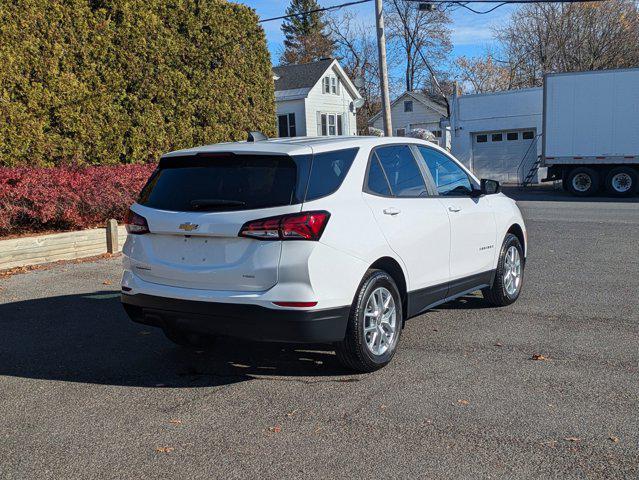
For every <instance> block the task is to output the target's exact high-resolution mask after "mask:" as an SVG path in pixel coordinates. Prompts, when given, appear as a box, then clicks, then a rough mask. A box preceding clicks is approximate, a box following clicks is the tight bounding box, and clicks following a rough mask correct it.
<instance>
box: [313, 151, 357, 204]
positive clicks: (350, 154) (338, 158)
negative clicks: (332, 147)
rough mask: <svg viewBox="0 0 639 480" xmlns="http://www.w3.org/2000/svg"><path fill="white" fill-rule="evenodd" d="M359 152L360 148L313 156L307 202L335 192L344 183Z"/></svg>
mask: <svg viewBox="0 0 639 480" xmlns="http://www.w3.org/2000/svg"><path fill="white" fill-rule="evenodd" d="M358 150H359V149H358V148H349V149H348V150H337V151H334V152H326V153H316V154H315V155H313V164H312V166H311V174H310V178H309V180H308V188H307V189H306V201H310V200H314V199H316V198H320V197H325V196H326V195H330V194H331V193H333V192H335V191H336V190H337V189H338V188H339V186H340V185H341V184H342V182H343V181H344V177H345V176H346V174H347V173H348V170H349V169H350V168H351V165H352V163H353V160H354V159H355V155H357V151H358Z"/></svg>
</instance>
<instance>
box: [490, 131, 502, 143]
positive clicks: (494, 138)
mask: <svg viewBox="0 0 639 480" xmlns="http://www.w3.org/2000/svg"><path fill="white" fill-rule="evenodd" d="M491 139H492V141H493V142H501V141H502V134H501V133H493V134H492V136H491Z"/></svg>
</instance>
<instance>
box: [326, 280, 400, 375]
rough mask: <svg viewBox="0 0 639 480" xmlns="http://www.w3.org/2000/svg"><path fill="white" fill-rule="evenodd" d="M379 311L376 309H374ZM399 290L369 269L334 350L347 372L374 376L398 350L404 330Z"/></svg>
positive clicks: (392, 281) (389, 281)
mask: <svg viewBox="0 0 639 480" xmlns="http://www.w3.org/2000/svg"><path fill="white" fill-rule="evenodd" d="M380 304H381V308H377V309H375V305H380ZM403 318H404V317H403V310H402V301H401V296H400V294H399V290H398V288H397V285H396V284H395V281H394V280H393V278H392V277H391V276H390V275H389V274H388V273H386V272H385V271H383V270H375V269H370V270H368V271H367V272H366V275H364V279H363V280H362V282H361V283H360V285H359V288H358V290H357V294H356V295H355V299H354V300H353V305H352V306H351V311H350V314H349V318H348V325H347V327H346V336H345V338H344V340H342V341H341V342H339V343H338V344H337V345H336V346H335V350H336V354H337V358H338V360H339V361H340V362H341V363H342V365H344V366H345V367H346V368H348V369H350V370H355V371H358V372H373V371H375V370H378V369H380V368H382V367H383V366H385V365H387V364H388V363H389V362H390V361H391V359H392V358H393V356H394V355H395V351H396V350H397V345H398V343H399V337H400V336H401V333H402V327H403Z"/></svg>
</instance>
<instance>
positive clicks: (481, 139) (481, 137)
mask: <svg viewBox="0 0 639 480" xmlns="http://www.w3.org/2000/svg"><path fill="white" fill-rule="evenodd" d="M487 141H488V135H483V134H482V135H477V143H486V142H487Z"/></svg>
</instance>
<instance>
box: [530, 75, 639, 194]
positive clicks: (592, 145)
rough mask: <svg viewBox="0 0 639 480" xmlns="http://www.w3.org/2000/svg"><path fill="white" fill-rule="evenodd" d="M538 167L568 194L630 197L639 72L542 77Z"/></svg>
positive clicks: (638, 170) (635, 176)
mask: <svg viewBox="0 0 639 480" xmlns="http://www.w3.org/2000/svg"><path fill="white" fill-rule="evenodd" d="M541 166H542V167H547V176H546V178H545V179H543V180H542V181H555V180H561V181H562V185H563V188H564V189H565V190H567V191H569V192H570V193H572V194H573V195H578V196H589V195H594V194H596V193H598V192H599V191H601V190H604V191H606V192H607V193H608V194H610V195H614V196H630V195H634V194H636V193H637V191H638V186H639V68H632V69H624V70H601V71H590V72H578V73H559V74H548V75H546V76H545V78H544V92H543V136H542V157H541Z"/></svg>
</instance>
